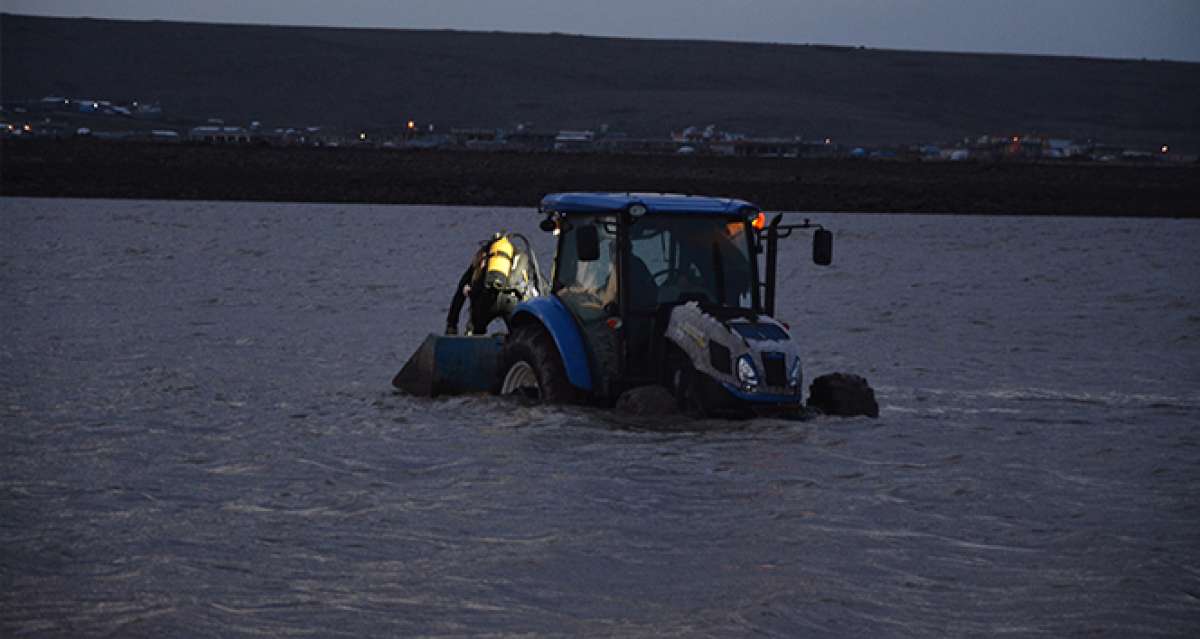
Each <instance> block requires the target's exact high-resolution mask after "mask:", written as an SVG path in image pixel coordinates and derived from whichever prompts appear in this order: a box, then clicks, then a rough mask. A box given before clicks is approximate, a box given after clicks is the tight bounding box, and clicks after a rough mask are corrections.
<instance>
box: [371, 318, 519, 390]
mask: <svg viewBox="0 0 1200 639" xmlns="http://www.w3.org/2000/svg"><path fill="white" fill-rule="evenodd" d="M503 341H504V336H503V335H495V336H482V335H481V336H478V337H475V336H471V337H448V336H443V335H434V334H433V333H430V334H429V337H426V338H425V341H424V342H422V343H421V347H420V348H418V349H417V352H416V353H413V356H412V357H410V358H409V359H408V363H407V364H405V365H404V368H401V369H400V372H399V373H396V376H395V377H394V378H392V386H395V387H396V388H399V389H400V390H402V391H405V392H407V393H410V394H412V395H421V396H424V397H437V396H438V395H462V394H464V393H486V392H488V391H489V390H491V389H492V385H493V384H494V382H495V379H496V367H497V366H499V363H500V345H501V344H502V343H503Z"/></svg>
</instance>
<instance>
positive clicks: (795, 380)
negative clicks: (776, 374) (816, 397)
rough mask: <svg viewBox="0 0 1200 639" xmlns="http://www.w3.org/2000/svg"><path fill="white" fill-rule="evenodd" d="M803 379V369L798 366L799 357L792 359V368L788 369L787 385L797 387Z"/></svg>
mask: <svg viewBox="0 0 1200 639" xmlns="http://www.w3.org/2000/svg"><path fill="white" fill-rule="evenodd" d="M803 379H804V371H803V370H801V368H800V358H799V357H797V358H796V359H794V360H792V368H791V370H789V371H788V386H791V387H792V388H797V387H799V386H800V382H801V381H803Z"/></svg>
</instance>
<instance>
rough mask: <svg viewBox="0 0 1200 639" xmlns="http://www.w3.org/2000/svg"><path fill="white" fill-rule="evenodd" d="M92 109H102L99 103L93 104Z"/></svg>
mask: <svg viewBox="0 0 1200 639" xmlns="http://www.w3.org/2000/svg"><path fill="white" fill-rule="evenodd" d="M92 108H93V109H99V108H100V103H99V102H93V103H92Z"/></svg>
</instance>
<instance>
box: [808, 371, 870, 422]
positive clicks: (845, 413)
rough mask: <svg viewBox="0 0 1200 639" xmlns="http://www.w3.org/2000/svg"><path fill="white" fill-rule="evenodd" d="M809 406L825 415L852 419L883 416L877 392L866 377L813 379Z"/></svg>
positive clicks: (843, 375)
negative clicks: (877, 400)
mask: <svg viewBox="0 0 1200 639" xmlns="http://www.w3.org/2000/svg"><path fill="white" fill-rule="evenodd" d="M808 393H809V395H808V407H809V408H812V409H816V410H819V411H821V412H822V413H825V414H826V415H839V416H841V417H851V416H854V415H866V416H867V417H879V403H878V402H876V401H875V391H874V390H873V389H872V388H871V385H870V384H868V383H867V380H866V378H865V377H862V376H860V375H853V374H850V373H830V374H828V375H822V376H820V377H818V378H816V379H814V380H813V382H812V384H811V385H810V386H809V387H808Z"/></svg>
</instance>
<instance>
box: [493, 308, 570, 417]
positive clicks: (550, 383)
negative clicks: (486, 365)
mask: <svg viewBox="0 0 1200 639" xmlns="http://www.w3.org/2000/svg"><path fill="white" fill-rule="evenodd" d="M496 390H497V392H498V393H499V394H501V395H517V396H520V397H525V398H527V399H532V400H535V401H539V402H543V403H546V404H570V403H574V402H576V401H578V399H579V393H578V391H576V390H575V387H574V386H572V385H571V382H570V381H568V380H567V370H566V367H565V366H563V361H562V355H560V354H559V352H558V347H556V346H555V345H554V338H552V337H550V333H548V332H546V329H544V328H542V327H541V326H539V325H537V324H522V325H520V326H517V327H516V328H515V329H513V331H512V332H511V333H509V335H508V339H506V340H504V347H503V348H502V349H501V350H500V366H499V376H498V379H497V380H496Z"/></svg>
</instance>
